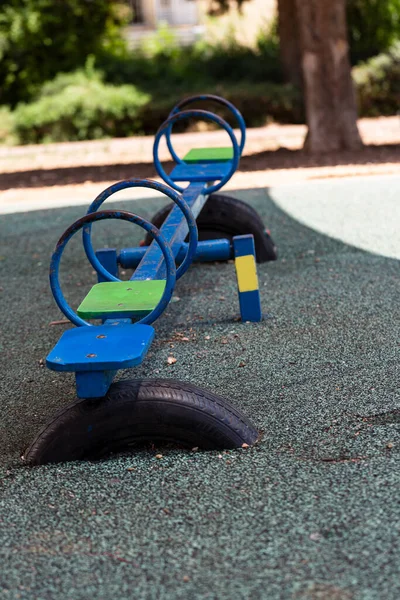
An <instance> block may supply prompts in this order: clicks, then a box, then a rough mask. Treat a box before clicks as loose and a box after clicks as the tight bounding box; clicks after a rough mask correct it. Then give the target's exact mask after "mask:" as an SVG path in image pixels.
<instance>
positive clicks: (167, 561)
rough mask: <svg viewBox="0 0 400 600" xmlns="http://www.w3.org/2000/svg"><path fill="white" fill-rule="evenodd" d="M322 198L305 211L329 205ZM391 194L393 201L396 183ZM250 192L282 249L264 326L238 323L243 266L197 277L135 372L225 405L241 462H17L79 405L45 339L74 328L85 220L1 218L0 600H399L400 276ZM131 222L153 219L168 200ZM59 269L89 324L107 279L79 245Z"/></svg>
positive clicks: (269, 283)
mask: <svg viewBox="0 0 400 600" xmlns="http://www.w3.org/2000/svg"><path fill="white" fill-rule="evenodd" d="M313 185H314V184H312V185H310V186H309V187H308V186H304V189H303V193H304V197H306V196H308V195H310V194H311V195H312V194H317V193H318V187H314V188H313ZM334 185H335V183H334V182H332V186H334ZM341 185H342V183H341ZM362 185H364V186H365V188H368V187H369V185H370V184H369V183H368V181H367V182H365V181H364V182H362V181H361V180H360V186H362ZM387 185H388V189H389V187H390V193H391V194H393V193H394V191H395V190H397V191H396V195H397V198H398V197H399V192H400V179H398V180H397V181H394V180H393V179H391V180H390V184H389V183H388V184H387ZM393 186H395V187H394V188H393ZM396 186H397V188H396ZM341 189H342V188H341ZM292 191H293V190H291V187H290V186H288V191H287V193H288V194H290V193H292ZM341 193H343V189H342V192H341ZM279 194H280V204H282V203H283V200H282V195H284V194H285V190H284V188H283V187H282V188H279ZM236 195H237V197H240V198H243V199H245V200H247V201H248V202H249V203H250V204H252V205H253V206H254V207H255V208H256V209H257V210H259V211H260V213H261V214H262V216H263V218H264V220H265V223H266V226H267V227H268V228H269V229H271V232H272V234H273V237H274V239H275V241H276V243H277V244H278V246H279V250H280V258H279V261H277V262H276V263H274V264H264V265H261V266H260V268H259V279H260V285H261V289H262V298H263V307H264V311H265V313H266V314H268V315H269V318H267V319H265V320H264V321H263V322H262V323H259V324H241V323H239V322H237V321H236V320H235V318H236V317H237V316H238V302H237V295H236V285H235V273H234V265H233V264H209V265H195V266H193V268H191V270H190V271H189V272H188V273H187V274H186V275H185V276H184V277H183V278H182V280H181V281H180V282H179V284H178V286H177V290H176V297H175V302H173V303H171V305H170V307H169V309H168V310H167V313H166V314H164V315H163V317H162V318H161V319H160V320H159V321H158V323H157V337H156V342H155V343H154V345H153V347H152V349H151V350H150V355H149V357H148V359H147V360H146V362H145V363H144V365H142V367H141V368H138V369H137V370H136V373H133V376H150V377H151V376H158V377H171V378H176V379H181V380H186V381H191V382H193V383H195V384H198V385H200V386H203V387H206V388H209V389H211V390H213V391H215V392H217V393H219V394H221V395H224V396H225V397H228V398H230V399H231V400H232V402H234V403H235V405H237V406H238V407H240V408H241V409H242V410H243V411H244V412H245V413H246V414H247V415H248V416H249V417H250V418H251V419H252V420H253V422H254V423H255V424H256V425H257V426H258V427H259V428H260V429H262V430H263V438H262V441H261V443H260V444H259V445H258V446H256V447H254V448H251V449H246V450H245V449H239V450H235V451H229V452H186V451H181V450H172V449H168V448H166V449H161V450H160V449H158V448H151V447H149V448H147V449H143V450H137V451H135V452H134V453H131V454H125V455H120V456H114V457H111V458H110V459H108V460H102V461H100V462H92V463H74V464H62V465H53V466H44V467H37V468H28V467H26V466H24V465H23V464H22V463H21V461H20V455H21V454H22V452H23V451H24V449H25V448H26V447H27V445H28V444H29V442H30V441H31V440H32V438H33V437H34V436H35V434H36V433H37V431H38V429H39V428H40V427H41V426H42V425H43V424H44V423H45V422H46V420H47V419H49V418H50V417H51V416H52V414H53V413H54V412H55V411H56V410H57V409H58V408H60V407H62V406H64V405H65V404H66V403H68V402H70V401H72V400H73V399H74V385H73V378H72V376H71V375H68V374H67V375H62V374H56V373H53V372H50V371H48V370H47V369H46V368H44V367H43V361H44V359H45V357H46V354H47V353H48V352H49V350H50V349H51V348H52V346H53V345H54V343H55V342H56V341H57V340H58V338H59V336H60V335H61V333H62V331H64V330H65V328H66V327H67V326H66V325H62V324H61V325H59V324H58V325H57V324H56V325H50V323H51V322H52V321H57V320H59V319H60V318H62V317H61V315H60V313H59V311H58V309H57V308H56V306H55V303H54V302H53V299H52V296H51V294H50V292H49V286H48V264H49V257H50V254H51V251H52V248H53V247H54V245H55V242H56V241H57V239H58V237H59V235H60V234H61V232H62V231H63V229H65V228H66V227H67V226H68V225H69V224H70V223H71V221H72V220H74V219H75V218H78V217H79V216H81V215H82V214H83V213H84V211H85V209H84V208H83V207H73V208H69V209H62V210H48V211H37V212H32V213H29V214H15V215H6V216H1V217H0V240H1V249H0V258H1V260H0V269H1V280H0V286H1V292H0V302H1V337H0V345H1V346H0V347H1V365H0V368H1V371H0V372H1V392H0V394H1V396H0V402H1V403H0V598H1V599H3V598H4V599H14V598H19V599H23V600H25V599H27V600H28V599H29V600H33V599H35V600H48V599H57V600H59V599H73V600H87V599H88V598H95V599H96V600H114V599H119V600H128V599H129V600H130V599H132V598H135V599H144V600H153V599H154V600H164V599H165V600H177V599H184V600H191V599H203V598H204V599H210V600H232V599H235V600H242V599H243V600H248V599H250V598H252V599H266V600H275V599H290V600H292V599H293V600H398V598H400V577H399V574H400V573H399V571H400V561H399V551H400V548H399V533H400V518H399V517H400V501H399V487H400V477H399V467H400V452H399V450H400V427H399V424H400V397H399V340H400V335H399V333H400V328H399V297H400V294H399V287H400V286H399V264H400V263H399V262H398V261H396V260H395V259H393V258H386V257H384V256H379V255H377V254H374V253H368V252H366V251H364V250H360V249H357V248H355V247H354V246H350V245H346V244H345V243H343V242H341V241H339V240H337V239H333V238H332V237H328V236H327V235H323V234H320V233H317V232H316V231H313V230H311V229H310V228H308V227H307V226H306V225H305V224H300V223H299V221H297V220H294V219H293V218H292V217H291V216H290V215H289V214H288V213H287V212H284V211H283V210H282V209H281V208H279V207H278V205H277V204H276V203H275V202H274V201H273V195H274V194H273V191H271V192H270V191H265V190H257V191H246V192H237V193H236ZM299 201H301V199H299V194H298V195H297V196H296V202H299ZM121 206H122V207H123V208H130V209H133V210H137V211H138V212H140V214H142V215H143V216H146V217H149V216H150V215H151V214H152V213H153V212H154V211H156V210H157V209H158V208H159V207H160V206H161V202H160V201H159V200H146V201H145V202H143V204H142V203H129V202H124V203H122V205H121ZM343 206H345V204H344V205H343ZM389 220H390V219H389ZM103 225H104V227H103V228H102V226H103ZM125 225H126V227H125ZM98 229H99V231H98V232H97V235H96V236H95V237H96V245H98V246H100V245H103V244H108V245H110V246H112V245H118V246H119V247H123V246H130V245H134V244H135V243H137V242H138V241H139V240H140V239H141V237H142V236H141V235H140V231H137V230H136V229H135V228H133V229H132V228H131V227H129V226H128V225H127V224H125V223H124V224H116V225H115V226H114V227H112V226H111V225H110V224H109V223H107V224H103V223H101V224H99V228H98ZM76 237H79V236H76ZM371 244H372V245H373V243H372V242H371ZM62 271H63V278H62V279H63V283H64V289H65V290H66V295H67V297H68V299H69V301H70V302H71V304H72V305H73V306H74V307H77V306H78V305H79V303H80V301H81V300H82V299H83V298H84V296H85V294H86V293H87V291H88V289H90V286H91V285H92V283H93V282H94V277H93V274H92V269H91V268H90V267H87V266H86V263H85V259H84V255H83V252H82V251H81V248H80V239H79V240H74V243H73V245H72V248H71V249H69V250H68V251H67V252H66V256H65V261H64V262H63V269H62ZM178 334H179V335H178ZM182 334H183V336H182ZM179 337H180V338H182V337H187V338H188V339H189V341H180V340H179ZM170 355H173V356H174V357H175V358H176V359H177V362H176V363H175V364H174V365H168V364H167V358H168V356H170ZM241 364H244V366H239V365H241ZM122 376H123V377H129V376H132V373H131V374H130V375H129V374H128V373H123V374H122ZM158 453H161V454H162V455H163V458H161V459H157V458H156V454H158Z"/></svg>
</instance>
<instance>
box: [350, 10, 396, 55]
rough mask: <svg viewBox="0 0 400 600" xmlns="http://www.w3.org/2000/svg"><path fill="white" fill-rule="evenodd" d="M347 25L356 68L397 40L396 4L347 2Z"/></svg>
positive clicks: (351, 52) (351, 53)
mask: <svg viewBox="0 0 400 600" xmlns="http://www.w3.org/2000/svg"><path fill="white" fill-rule="evenodd" d="M347 23H348V30H349V39H350V56H351V61H352V64H353V65H356V64H358V63H359V62H361V61H365V60H368V59H369V58H371V57H373V56H376V55H378V54H380V53H382V52H385V51H386V50H388V49H389V48H390V47H391V46H392V45H393V44H394V43H395V42H396V41H398V40H400V0H347Z"/></svg>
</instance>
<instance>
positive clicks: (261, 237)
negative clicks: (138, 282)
mask: <svg viewBox="0 0 400 600" xmlns="http://www.w3.org/2000/svg"><path fill="white" fill-rule="evenodd" d="M172 208H173V204H169V205H167V206H164V207H163V208H161V209H160V210H159V211H158V212H156V213H155V215H154V216H153V217H152V219H150V220H151V222H152V223H153V225H155V226H156V227H158V228H160V227H161V226H162V224H163V223H164V221H165V219H166V218H167V217H168V215H169V213H170V212H171V209H172ZM197 228H198V230H199V240H200V241H205V240H215V239H219V238H225V239H228V240H230V241H232V238H233V237H234V236H235V235H245V234H247V233H251V234H253V236H254V245H255V249H256V259H257V262H259V263H263V262H267V261H270V260H276V259H277V248H276V246H275V243H274V241H273V239H272V238H271V235H270V233H269V231H267V230H266V229H265V226H264V223H263V222H262V219H261V217H260V215H259V214H258V213H257V211H255V210H254V208H253V207H252V206H249V205H248V204H246V202H243V200H239V199H238V198H233V197H232V196H225V195H222V194H211V196H210V197H209V199H208V200H207V202H206V203H205V205H204V207H203V209H202V210H201V212H200V214H199V216H198V217H197ZM152 241H153V240H152V238H151V236H150V235H147V236H146V238H145V245H146V246H149V245H150V244H151V242H152Z"/></svg>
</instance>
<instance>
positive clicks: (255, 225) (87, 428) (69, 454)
mask: <svg viewBox="0 0 400 600" xmlns="http://www.w3.org/2000/svg"><path fill="white" fill-rule="evenodd" d="M204 101H206V102H210V101H211V102H214V103H215V102H216V103H218V104H220V105H222V106H223V107H224V109H225V110H228V111H230V113H232V115H233V117H234V118H235V119H236V122H237V125H238V126H239V130H240V140H238V139H237V138H236V136H235V133H234V131H233V129H232V127H231V126H230V125H228V123H227V122H226V121H225V120H224V119H222V118H221V117H220V116H218V115H216V114H214V113H211V112H209V111H205V110H200V109H197V108H194V109H193V108H190V109H186V110H184V109H185V107H187V106H188V105H190V104H192V103H195V102H196V103H198V102H204ZM187 119H202V120H205V121H211V122H212V123H214V124H216V125H218V126H220V127H221V128H222V129H224V130H225V131H226V133H227V134H228V136H229V138H230V141H231V147H230V148H198V149H193V150H191V151H190V152H189V153H188V154H187V155H186V156H185V157H184V158H183V159H181V158H179V156H178V155H177V154H176V152H175V150H174V147H173V145H172V141H171V134H172V129H173V126H174V125H175V124H176V123H178V122H180V121H184V120H187ZM163 137H165V138H166V142H167V146H168V149H169V151H170V153H171V156H172V158H173V160H174V161H175V163H176V166H175V167H174V168H173V170H172V171H171V173H170V174H169V175H168V174H167V173H166V172H165V170H164V168H163V166H162V164H161V162H160V160H159V145H160V141H161V140H162V138H163ZM245 138H246V128H245V123H244V120H243V117H242V115H241V114H240V112H239V111H238V110H237V109H236V108H235V107H234V106H233V105H232V104H231V103H229V102H228V101H226V100H224V99H223V98H219V97H217V96H209V95H205V96H198V97H191V98H187V99H186V100H183V101H182V102H180V103H179V104H178V105H176V106H175V107H174V109H173V110H172V111H171V113H170V115H169V117H168V119H167V120H166V121H165V122H164V123H163V124H162V126H161V127H160V129H159V130H158V132H157V134H156V137H155V142H154V149H153V157H154V165H155V168H156V170H157V173H158V174H159V176H160V177H161V178H162V179H163V180H164V181H165V184H164V183H159V182H156V181H152V180H147V179H144V180H140V179H130V180H127V181H121V182H118V183H115V184H114V185H112V186H110V187H109V188H107V189H105V190H104V191H103V192H102V193H101V194H99V196H98V197H97V198H96V199H95V200H94V201H93V202H92V204H91V205H90V207H89V209H88V211H87V214H86V215H85V216H84V217H82V218H81V219H78V220H77V221H75V223H73V224H72V225H71V226H70V227H68V229H67V230H66V231H65V232H64V233H63V235H62V236H61V238H60V240H59V241H58V243H57V245H56V249H55V251H54V254H53V256H52V259H51V266H50V286H51V290H52V293H53V295H54V299H55V301H56V303H57V304H58V306H59V308H60V310H61V311H62V312H63V313H64V315H65V316H66V317H67V318H68V319H69V320H70V321H71V322H72V323H73V324H74V325H76V327H75V328H73V329H69V330H67V331H66V332H65V333H64V334H63V335H62V336H61V338H60V340H59V341H58V342H57V344H56V345H55V347H54V348H53V350H52V351H51V352H50V354H49V355H48V357H47V359H46V365H47V367H48V368H49V369H51V370H53V371H61V372H73V373H75V381H76V392H77V396H78V399H79V400H77V401H76V402H74V403H73V404H72V405H69V406H67V407H66V408H65V409H63V410H62V411H61V412H60V413H58V414H57V415H56V416H55V417H54V418H53V419H52V420H51V421H50V423H48V424H47V425H46V426H45V427H44V429H43V430H42V431H41V432H40V433H39V435H38V436H37V438H36V439H35V441H34V442H33V443H32V444H31V446H30V448H29V449H28V450H27V452H26V454H25V460H27V461H28V462H30V463H32V464H41V463H45V462H59V461H63V460H76V459H82V458H94V457H98V456H101V455H103V454H107V452H110V451H118V450H121V449H126V448H127V447H129V446H131V445H135V444H137V443H140V442H143V441H145V440H152V441H167V442H168V441H169V442H173V443H175V444H179V445H183V446H190V447H193V446H198V447H201V448H218V447H219V448H221V447H222V448H232V447H238V446H241V445H243V444H249V445H250V444H253V443H254V442H255V441H256V440H257V438H258V432H257V430H256V429H255V428H254V427H253V426H252V425H251V423H250V422H249V421H248V420H247V419H246V418H245V417H244V416H243V415H242V414H241V413H240V412H239V411H237V410H236V409H235V408H234V407H233V406H232V405H231V404H229V403H228V402H227V401H226V400H225V399H223V398H220V397H218V396H215V395H214V394H212V393H210V392H206V391H204V390H201V389H200V388H198V387H196V386H194V385H192V384H189V383H182V382H177V381H173V380H128V381H127V380H122V381H120V382H118V383H114V384H113V383H112V382H113V380H114V377H115V375H116V373H117V371H119V370H121V369H128V368H132V367H136V366H138V365H140V364H141V363H142V362H143V361H144V359H145V357H146V354H147V352H148V350H149V348H150V346H151V343H152V341H153V339H154V336H155V330H154V328H153V324H154V322H155V321H156V320H157V319H158V317H160V316H161V314H162V313H163V312H164V310H165V309H166V308H167V306H168V304H169V302H170V300H171V297H172V294H173V292H174V288H175V285H176V282H177V280H178V279H180V278H181V277H182V276H183V275H184V274H185V273H186V271H187V270H188V268H189V266H190V265H191V263H192V262H193V261H194V260H196V261H203V262H206V261H221V260H230V259H233V260H234V261H235V268H236V276H237V283H238V296H239V308H240V315H241V319H242V320H243V321H253V322H257V321H260V320H261V319H262V311H261V303H260V292H259V287H258V279H257V268H256V261H257V259H258V261H259V262H262V261H264V260H274V259H275V258H276V253H275V250H276V249H275V246H274V245H273V242H272V240H271V238H270V236H269V232H267V231H266V230H265V229H264V227H263V225H262V223H261V220H260V218H259V216H258V215H257V213H256V212H255V211H254V210H253V209H252V208H251V207H249V206H247V205H245V204H244V203H243V202H241V201H240V200H237V199H235V198H230V197H228V196H220V195H218V194H216V192H217V191H219V190H220V189H221V188H222V187H223V186H224V185H225V184H226V183H227V181H229V179H230V178H231V177H232V175H233V174H234V173H235V171H236V169H237V167H238V165H239V160H240V156H241V154H242V151H243V148H244V144H245ZM182 182H188V184H187V185H186V187H184V186H182V185H181V184H182ZM137 187H141V188H149V189H153V190H155V191H157V192H161V193H163V194H165V195H166V196H167V197H168V198H169V199H170V200H171V201H172V203H173V206H172V207H167V208H166V209H163V210H162V211H161V213H157V215H155V217H154V219H153V223H151V222H149V221H147V220H145V219H143V218H142V217H140V216H138V215H136V214H133V213H131V212H127V211H121V210H104V209H103V208H102V205H103V203H104V202H105V200H107V199H108V198H109V197H110V196H112V195H113V194H115V193H116V192H119V191H121V190H126V189H130V188H137ZM206 203H207V204H206ZM106 219H120V220H122V221H127V222H130V223H133V224H135V225H139V226H140V227H142V228H143V229H144V230H145V232H146V236H147V237H146V239H147V242H148V245H145V246H139V247H136V248H125V249H123V250H121V251H120V253H119V254H118V253H117V251H116V250H115V249H102V250H98V251H97V252H96V251H95V250H94V248H93V246H92V241H91V228H92V224H93V223H95V222H97V221H104V220H106ZM196 219H197V221H198V222H197V223H196ZM157 224H158V226H156V225H157ZM198 226H199V228H198ZM246 226H247V227H248V229H247V230H246V229H244V228H246ZM249 229H250V231H249ZM80 231H82V235H83V244H84V248H85V252H86V255H87V258H88V260H89V261H90V263H91V265H92V266H93V268H94V269H95V271H96V273H97V276H98V283H97V284H95V285H94V286H93V287H92V289H91V290H90V291H89V293H88V294H87V296H86V297H85V298H84V300H83V301H82V302H81V304H80V306H79V308H78V309H77V312H75V311H74V310H73V309H72V308H71V307H70V306H69V305H68V303H67V301H66V300H65V298H64V295H63V293H62V290H61V287H60V282H59V266H60V260H61V257H62V254H63V252H64V249H65V247H66V245H67V244H68V242H69V240H70V239H71V238H72V237H73V236H74V235H75V234H76V233H78V232H80ZM187 236H188V240H187V241H185V240H186V238H187ZM199 238H200V239H199ZM151 239H152V241H151ZM256 246H257V248H256ZM257 253H258V255H257ZM177 265H178V266H177ZM119 267H122V268H123V269H134V271H133V275H132V277H131V278H130V280H129V281H122V280H120V279H119V277H118V271H119ZM90 320H101V322H102V324H101V325H93V324H92V323H90Z"/></svg>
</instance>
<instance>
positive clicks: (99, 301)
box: [77, 279, 165, 319]
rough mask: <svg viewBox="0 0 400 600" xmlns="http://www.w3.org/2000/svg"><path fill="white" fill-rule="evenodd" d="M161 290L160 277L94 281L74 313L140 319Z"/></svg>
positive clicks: (87, 315)
mask: <svg viewBox="0 0 400 600" xmlns="http://www.w3.org/2000/svg"><path fill="white" fill-rule="evenodd" d="M164 289H165V280H164V279H159V280H157V279H152V280H143V281H141V280H136V281H115V282H114V281H112V282H105V283H97V284H96V285H94V286H93V287H92V289H91V290H90V292H89V293H88V295H87V296H86V298H85V299H84V300H83V302H82V303H81V304H80V306H79V308H78V311H77V312H78V315H79V316H80V317H81V318H82V319H118V318H126V317H128V318H135V319H137V318H142V317H144V316H145V315H147V314H149V313H150V312H151V311H152V310H154V309H155V307H156V306H157V304H158V303H159V302H160V300H161V296H162V295H163V293H164Z"/></svg>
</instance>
